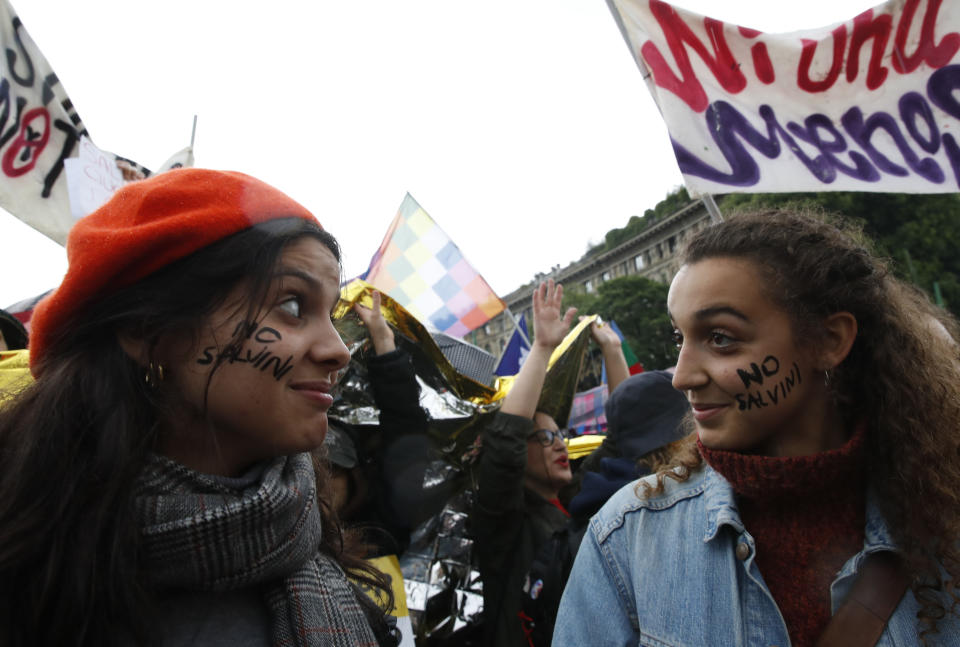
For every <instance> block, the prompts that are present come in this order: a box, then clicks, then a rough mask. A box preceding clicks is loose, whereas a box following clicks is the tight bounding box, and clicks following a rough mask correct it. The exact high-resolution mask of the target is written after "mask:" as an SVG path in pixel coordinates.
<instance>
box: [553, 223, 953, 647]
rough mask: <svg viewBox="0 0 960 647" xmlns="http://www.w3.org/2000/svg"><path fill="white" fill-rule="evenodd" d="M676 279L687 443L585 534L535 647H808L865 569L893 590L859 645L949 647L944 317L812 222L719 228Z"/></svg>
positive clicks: (673, 295)
mask: <svg viewBox="0 0 960 647" xmlns="http://www.w3.org/2000/svg"><path fill="white" fill-rule="evenodd" d="M684 261H685V262H684V266H683V267H682V268H681V270H680V272H679V273H678V274H677V276H676V277H675V278H674V281H673V284H672V286H671V288H670V295H669V298H668V308H669V310H670V315H671V318H672V321H673V324H674V326H675V329H676V330H675V336H676V341H677V345H678V348H679V349H680V355H679V359H678V362H677V367H676V373H675V376H674V379H673V384H674V386H675V387H676V388H677V389H679V390H681V391H683V392H684V393H685V394H686V396H687V398H688V400H689V401H690V404H691V407H692V415H691V418H689V419H688V420H689V424H690V425H691V430H692V431H693V432H694V433H691V435H690V436H689V437H688V439H687V440H686V441H685V445H684V447H683V448H682V449H680V450H678V452H677V453H676V454H675V455H674V457H673V460H672V465H671V466H670V467H668V468H665V469H664V470H661V471H660V472H659V473H658V474H656V475H653V476H650V477H647V478H645V479H643V480H641V481H639V482H636V483H633V484H631V485H630V486H627V487H625V488H624V489H622V490H620V491H619V492H618V493H617V494H616V495H614V496H613V497H612V498H611V499H610V501H609V502H608V503H607V504H606V505H605V506H604V508H603V509H602V510H601V511H600V512H599V513H598V514H597V515H596V516H595V517H594V518H593V519H592V520H591V523H590V527H589V529H588V532H587V535H586V537H585V538H584V540H583V544H582V545H581V548H580V551H579V553H578V555H577V559H576V563H575V565H574V568H573V573H572V574H571V577H570V581H569V583H568V585H567V588H566V590H565V592H564V595H563V599H562V602H561V606H560V612H559V614H558V623H557V627H556V631H555V633H554V640H553V644H554V645H562V646H566V645H636V644H638V643H639V644H641V645H656V646H666V645H670V646H679V645H688V646H693V645H697V646H711V645H717V646H720V645H722V646H729V645H746V646H754V645H755V646H760V645H764V646H766V645H781V646H783V645H813V644H815V643H816V641H817V639H818V638H819V637H820V635H821V634H822V633H823V632H824V629H825V628H826V626H827V624H828V623H829V622H830V619H831V617H832V615H833V614H834V613H836V612H837V609H838V608H839V607H840V606H841V605H842V604H843V602H844V600H845V599H846V597H847V595H848V593H849V592H850V590H851V587H852V585H853V583H854V581H855V580H856V578H857V575H858V572H859V570H860V568H861V567H862V565H863V563H864V560H865V557H866V556H867V555H869V554H871V553H877V552H882V551H886V552H893V553H895V554H896V555H898V556H899V570H900V571H901V572H902V574H903V575H904V576H905V578H906V581H907V582H908V588H907V591H906V593H905V595H904V596H903V597H902V599H901V600H900V602H899V604H898V606H897V607H896V609H895V611H894V612H893V615H892V616H891V617H890V619H889V621H888V622H887V625H886V628H885V630H884V632H883V634H882V636H881V637H880V639H879V642H878V643H877V644H878V645H915V644H918V643H924V644H928V645H960V621H958V617H957V612H956V609H955V608H952V605H953V604H954V603H955V601H956V600H957V593H956V591H955V589H954V587H955V586H956V585H957V584H958V577H960V562H958V558H960V552H958V546H957V538H958V537H960V500H958V499H960V497H958V493H960V487H958V484H960V433H958V432H957V426H956V425H957V420H960V361H958V355H960V352H958V348H957V345H956V342H955V341H954V339H956V338H957V337H956V332H957V329H956V324H955V322H954V321H953V319H952V318H950V317H949V316H948V315H946V314H944V313H943V312H942V311H940V310H938V309H936V308H934V307H933V306H931V305H930V304H929V303H928V302H927V300H926V298H925V297H923V296H922V295H919V294H918V293H917V292H916V291H915V290H914V289H912V288H910V287H908V286H906V285H904V284H903V283H901V282H900V281H898V280H896V279H895V278H893V277H892V276H891V275H890V273H889V271H888V269H887V267H886V266H885V264H884V263H883V262H882V261H880V260H879V259H877V258H876V257H874V256H873V255H872V254H871V253H870V252H869V251H868V249H867V247H866V244H865V243H864V241H863V239H862V237H861V236H860V235H859V233H858V232H855V231H852V230H851V229H849V228H847V227H846V226H843V225H840V224H831V223H829V222H826V221H825V219H823V218H821V217H815V216H811V215H807V214H794V213H786V212H767V213H757V214H752V215H745V216H740V217H735V218H733V219H731V220H729V221H727V222H724V223H722V224H719V225H717V226H714V227H710V228H708V229H706V230H704V231H702V232H700V233H699V234H698V235H697V236H695V237H694V238H693V240H692V241H691V242H690V244H689V246H688V248H687V250H686V253H685V258H684ZM601 619H602V620H601Z"/></svg>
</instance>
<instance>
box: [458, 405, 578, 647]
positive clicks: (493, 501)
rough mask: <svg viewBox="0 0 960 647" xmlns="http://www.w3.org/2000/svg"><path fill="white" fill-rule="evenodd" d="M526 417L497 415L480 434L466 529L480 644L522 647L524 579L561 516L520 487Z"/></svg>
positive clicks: (563, 520)
mask: <svg viewBox="0 0 960 647" xmlns="http://www.w3.org/2000/svg"><path fill="white" fill-rule="evenodd" d="M532 431H533V421H532V420H530V419H528V418H522V417H519V416H513V415H510V414H505V413H498V414H496V416H494V418H493V420H492V421H491V423H490V425H489V426H488V427H486V428H485V429H484V432H483V451H482V453H481V456H480V461H479V464H478V466H477V473H476V475H477V500H476V501H477V502H476V506H475V507H474V510H473V512H472V514H471V518H470V523H471V532H472V534H473V537H474V540H475V542H476V543H475V548H476V551H477V554H478V556H479V561H480V576H481V578H482V580H483V621H484V644H485V645H489V646H491V647H494V646H495V647H515V646H516V647H526V645H527V640H526V639H525V637H524V632H523V629H522V625H521V620H520V617H519V614H520V612H521V596H522V589H523V584H524V578H525V577H526V574H527V571H528V570H529V569H530V565H531V563H532V562H533V558H534V556H535V555H536V554H537V552H538V551H539V549H540V548H541V546H543V545H544V544H545V543H546V542H547V541H548V540H549V539H550V537H551V536H552V535H553V533H554V532H555V531H556V530H559V529H561V528H563V527H564V525H565V524H566V523H567V516H566V515H565V514H564V513H563V512H562V511H561V510H560V509H559V508H558V507H557V506H555V505H554V504H552V503H550V502H549V501H547V500H546V499H544V498H543V497H541V496H539V495H538V494H535V493H534V492H531V491H530V490H528V489H526V488H525V487H524V484H523V480H524V471H525V469H526V464H527V436H528V435H529V434H530V433H531V432H532Z"/></svg>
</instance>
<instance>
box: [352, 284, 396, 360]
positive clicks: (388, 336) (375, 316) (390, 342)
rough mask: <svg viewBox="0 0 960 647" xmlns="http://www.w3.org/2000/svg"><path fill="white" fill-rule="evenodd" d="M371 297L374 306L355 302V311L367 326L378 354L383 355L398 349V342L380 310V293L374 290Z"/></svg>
mask: <svg viewBox="0 0 960 647" xmlns="http://www.w3.org/2000/svg"><path fill="white" fill-rule="evenodd" d="M370 298H371V299H372V300H373V307H371V308H367V307H366V306H362V305H360V304H359V303H355V304H353V311H354V312H356V313H357V316H358V317H360V321H362V322H363V325H364V326H366V328H367V332H368V333H369V334H370V339H371V340H372V341H373V349H374V350H375V351H376V353H377V355H383V354H385V353H389V352H391V351H394V350H396V349H397V344H396V341H395V340H394V338H393V331H392V330H391V329H390V326H389V325H387V320H386V319H384V318H383V313H382V312H381V311H380V293H379V292H378V291H377V290H374V291H373V292H372V294H371V295H370Z"/></svg>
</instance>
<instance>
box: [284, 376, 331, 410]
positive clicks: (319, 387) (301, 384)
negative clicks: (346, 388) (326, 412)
mask: <svg viewBox="0 0 960 647" xmlns="http://www.w3.org/2000/svg"><path fill="white" fill-rule="evenodd" d="M331 386H332V385H331V384H330V383H329V382H326V381H323V380H300V381H298V382H293V383H291V384H290V388H291V389H293V390H294V391H296V392H297V393H299V394H300V395H302V396H303V397H305V398H307V399H308V400H310V401H311V402H315V403H317V404H319V405H321V406H323V407H324V408H329V407H330V406H331V405H333V396H332V395H330V388H331Z"/></svg>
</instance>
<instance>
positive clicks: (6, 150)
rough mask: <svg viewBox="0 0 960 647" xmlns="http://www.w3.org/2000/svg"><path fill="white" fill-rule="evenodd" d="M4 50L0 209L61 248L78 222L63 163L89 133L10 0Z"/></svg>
mask: <svg viewBox="0 0 960 647" xmlns="http://www.w3.org/2000/svg"><path fill="white" fill-rule="evenodd" d="M0 47H2V48H3V50H4V54H3V56H0V207H3V208H4V209H6V210H7V211H9V212H10V213H11V214H13V215H14V216H16V217H17V218H19V219H20V220H22V221H24V222H25V223H27V224H28V225H30V226H31V227H33V228H34V229H36V230H38V231H40V232H41V233H43V234H45V235H46V236H48V237H50V238H52V239H53V240H55V241H57V242H58V243H61V244H63V243H64V242H65V241H66V239H67V232H68V231H70V227H71V226H72V225H73V223H74V217H73V216H72V215H71V206H70V201H69V197H68V192H67V179H66V173H65V171H64V162H65V161H66V160H67V159H70V158H75V157H77V156H78V153H79V148H80V139H81V137H82V136H84V135H87V130H86V128H84V126H83V122H82V121H80V116H79V115H78V114H77V111H76V110H75V109H74V107H73V104H72V103H70V99H69V97H67V93H66V92H65V91H64V89H63V86H61V85H60V81H59V80H58V79H57V75H56V74H55V73H54V72H53V69H51V67H50V64H49V63H48V62H47V60H46V59H45V58H44V57H43V54H42V53H41V52H40V50H39V48H38V47H37V46H36V44H35V43H34V42H33V40H32V39H31V38H30V35H29V34H28V33H27V31H26V29H24V27H23V24H22V23H21V22H20V18H19V17H17V14H16V12H15V11H14V10H13V7H11V6H10V4H9V3H8V2H7V0H0ZM109 157H112V158H114V160H116V159H117V158H116V157H115V156H113V155H109ZM120 161H124V160H120ZM126 163H127V165H128V166H132V167H134V168H135V171H136V173H137V174H139V176H140V177H143V175H149V171H147V170H146V169H143V168H142V167H140V166H139V165H137V164H134V163H132V162H129V160H126ZM121 170H122V169H121Z"/></svg>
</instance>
